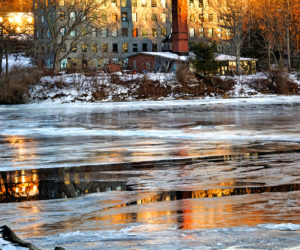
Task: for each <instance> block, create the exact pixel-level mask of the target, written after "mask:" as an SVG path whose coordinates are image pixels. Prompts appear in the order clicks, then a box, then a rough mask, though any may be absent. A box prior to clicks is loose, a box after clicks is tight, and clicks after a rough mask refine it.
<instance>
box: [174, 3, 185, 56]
mask: <svg viewBox="0 0 300 250" xmlns="http://www.w3.org/2000/svg"><path fill="white" fill-rule="evenodd" d="M187 14H188V5H187V0H172V51H173V52H174V53H176V54H178V55H188V53H189V36H188V25H187Z"/></svg>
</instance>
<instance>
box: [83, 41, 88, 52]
mask: <svg viewBox="0 0 300 250" xmlns="http://www.w3.org/2000/svg"><path fill="white" fill-rule="evenodd" d="M87 48H88V46H87V44H86V43H82V44H81V52H87Z"/></svg>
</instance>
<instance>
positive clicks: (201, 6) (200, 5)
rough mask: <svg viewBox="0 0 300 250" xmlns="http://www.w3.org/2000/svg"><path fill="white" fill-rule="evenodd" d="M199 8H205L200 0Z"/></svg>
mask: <svg viewBox="0 0 300 250" xmlns="http://www.w3.org/2000/svg"><path fill="white" fill-rule="evenodd" d="M199 8H203V0H199Z"/></svg>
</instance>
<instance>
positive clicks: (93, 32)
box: [92, 28, 97, 37]
mask: <svg viewBox="0 0 300 250" xmlns="http://www.w3.org/2000/svg"><path fill="white" fill-rule="evenodd" d="M92 36H93V37H96V36H97V29H96V28H92Z"/></svg>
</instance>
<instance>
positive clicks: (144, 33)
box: [142, 28, 148, 37]
mask: <svg viewBox="0 0 300 250" xmlns="http://www.w3.org/2000/svg"><path fill="white" fill-rule="evenodd" d="M147 36H148V32H147V29H145V28H143V29H142V37H147Z"/></svg>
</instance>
